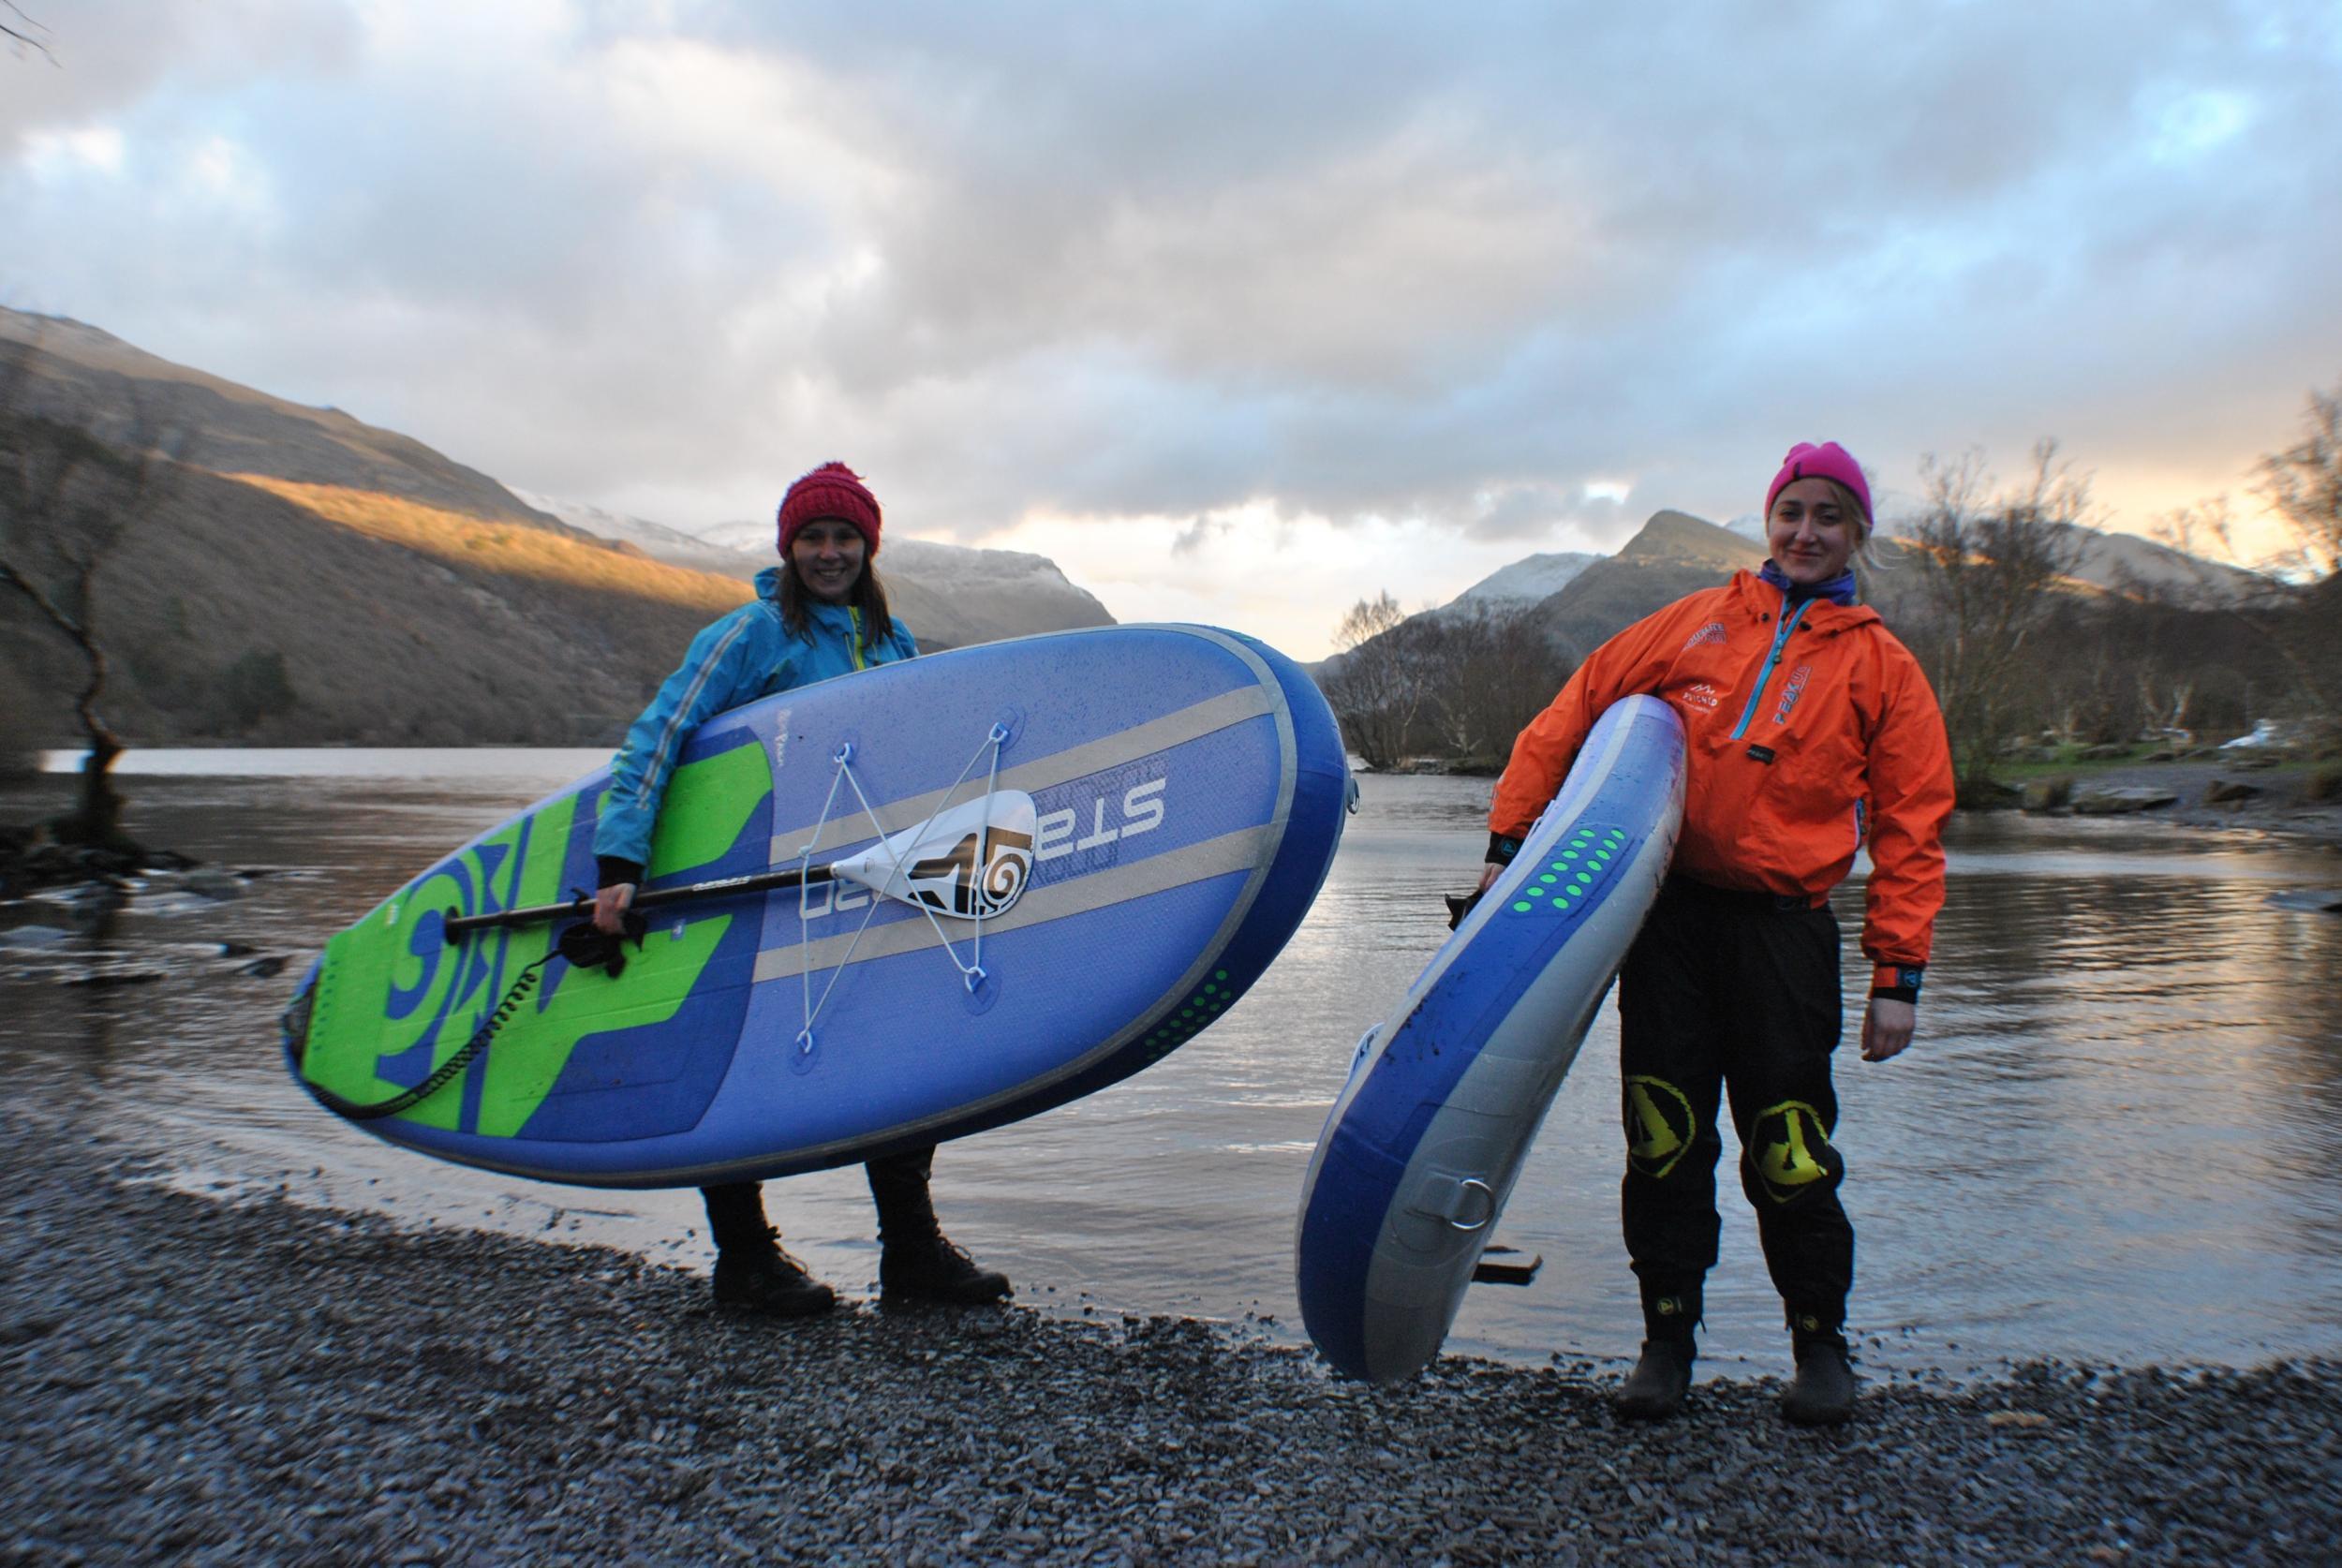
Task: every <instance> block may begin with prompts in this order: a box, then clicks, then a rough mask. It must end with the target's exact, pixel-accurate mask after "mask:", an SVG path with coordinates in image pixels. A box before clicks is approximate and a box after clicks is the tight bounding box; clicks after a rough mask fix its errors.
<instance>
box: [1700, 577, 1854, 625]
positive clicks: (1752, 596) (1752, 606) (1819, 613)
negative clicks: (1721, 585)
mask: <svg viewBox="0 0 2342 1568" xmlns="http://www.w3.org/2000/svg"><path fill="white" fill-rule="evenodd" d="M1727 586H1728V587H1729V589H1730V590H1731V592H1732V593H1733V595H1734V596H1735V597H1736V598H1738V599H1740V601H1741V602H1742V604H1743V605H1744V606H1746V607H1747V609H1748V611H1749V613H1750V614H1757V615H1770V614H1776V613H1778V612H1779V611H1780V609H1781V607H1782V604H1783V602H1784V600H1785V599H1786V598H1787V596H1786V595H1785V594H1784V593H1783V592H1782V591H1781V590H1780V589H1779V588H1776V587H1774V586H1773V585H1772V584H1770V583H1768V582H1766V581H1765V580H1764V579H1763V578H1762V577H1760V576H1758V575H1757V574H1756V572H1753V571H1746V570H1742V571H1736V572H1734V573H1733V574H1732V581H1731V582H1730V584H1727ZM1877 619H1878V612H1877V611H1875V610H1874V609H1872V608H1871V607H1870V606H1869V605H1867V604H1833V603H1832V602H1831V601H1830V600H1829V599H1814V600H1812V601H1810V602H1809V603H1808V604H1807V605H1806V607H1805V614H1804V615H1803V617H1802V618H1801V619H1800V620H1799V622H1798V624H1799V625H1800V626H1808V627H1811V628H1813V629H1815V630H1816V631H1826V632H1831V633H1835V632H1840V631H1851V630H1853V629H1855V628H1856V627H1858V626H1868V625H1870V624H1871V623H1872V622H1874V621H1876V620H1877Z"/></svg>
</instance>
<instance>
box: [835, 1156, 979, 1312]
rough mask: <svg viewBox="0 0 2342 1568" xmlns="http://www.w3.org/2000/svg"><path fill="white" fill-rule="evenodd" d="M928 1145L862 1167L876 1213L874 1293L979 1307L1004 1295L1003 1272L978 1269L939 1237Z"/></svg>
mask: <svg viewBox="0 0 2342 1568" xmlns="http://www.w3.org/2000/svg"><path fill="white" fill-rule="evenodd" d="M934 1161H935V1149H934V1147H933V1146H931V1145H930V1146H928V1147H926V1148H914V1149H911V1150H908V1151H906V1152H904V1153H901V1154H890V1155H886V1156H883V1157H882V1158H881V1159H877V1160H873V1161H870V1162H869V1164H868V1165H867V1166H866V1167H864V1168H865V1170H866V1171H867V1174H868V1176H869V1178H870V1197H871V1199H872V1200H873V1201H874V1202H876V1203H877V1205H878V1214H879V1294H881V1295H882V1296H883V1297H885V1298H886V1299H887V1300H889V1301H896V1302H903V1301H940V1302H947V1303H949V1304H951V1305H954V1306H958V1307H981V1306H984V1305H985V1304H986V1303H987V1302H993V1301H998V1300H1000V1299H1001V1298H1002V1297H1003V1296H1005V1295H1007V1294H1009V1284H1008V1276H1007V1275H1005V1274H1002V1273H1001V1272H1000V1271H999V1270H998V1269H991V1268H978V1267H977V1266H976V1265H975V1263H974V1261H973V1260H971V1258H970V1257H969V1256H968V1254H967V1253H965V1252H963V1251H961V1250H959V1249H958V1248H956V1247H955V1246H953V1245H952V1244H951V1243H950V1242H949V1241H947V1240H945V1239H944V1238H943V1228H942V1227H941V1225H939V1224H937V1223H936V1220H935V1205H934V1202H933V1201H932V1200H931V1199H930V1198H929V1196H928V1193H927V1174H928V1172H929V1170H930V1169H931V1168H932V1167H933V1165H934Z"/></svg>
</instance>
